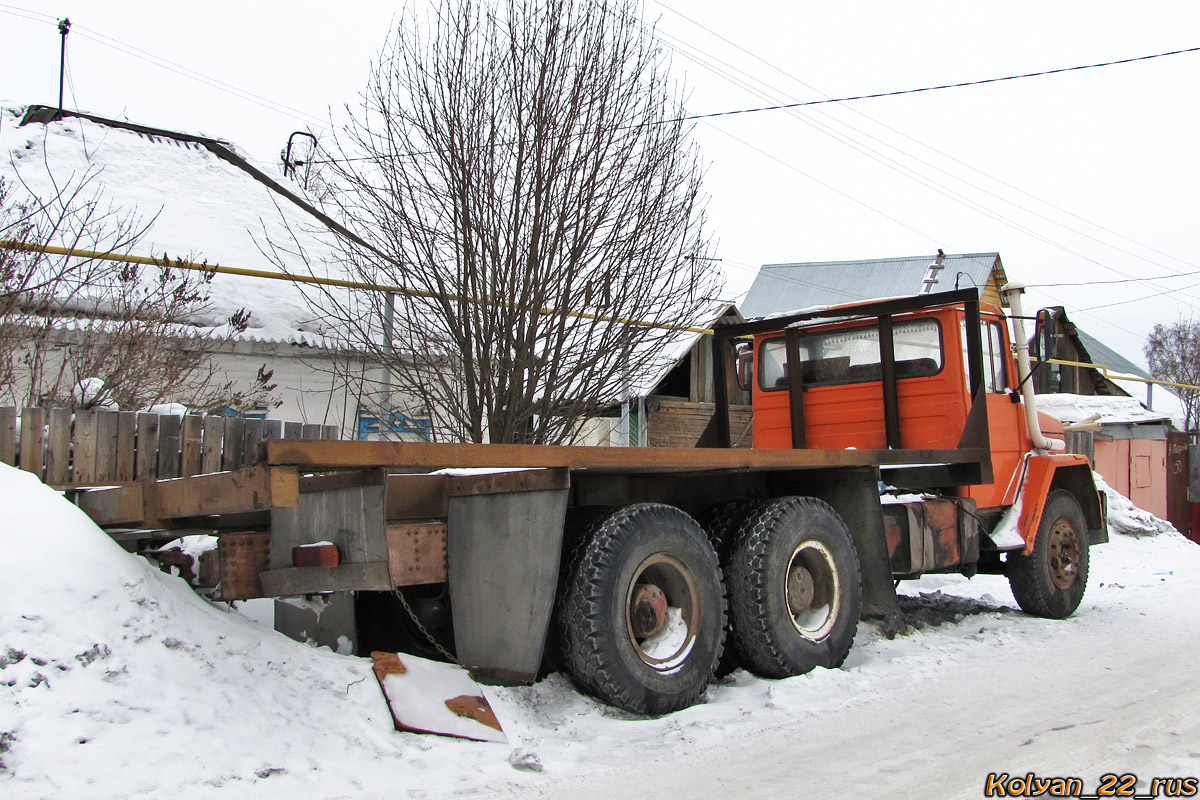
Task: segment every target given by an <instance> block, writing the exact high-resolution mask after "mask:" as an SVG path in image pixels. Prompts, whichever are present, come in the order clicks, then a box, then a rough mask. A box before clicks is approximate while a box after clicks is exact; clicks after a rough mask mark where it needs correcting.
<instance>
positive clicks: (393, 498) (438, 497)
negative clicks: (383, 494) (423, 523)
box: [386, 475, 450, 520]
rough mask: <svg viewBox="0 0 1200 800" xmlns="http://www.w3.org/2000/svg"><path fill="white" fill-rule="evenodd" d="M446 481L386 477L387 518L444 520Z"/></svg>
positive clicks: (432, 477) (437, 477) (443, 478)
mask: <svg viewBox="0 0 1200 800" xmlns="http://www.w3.org/2000/svg"><path fill="white" fill-rule="evenodd" d="M449 482H450V478H449V477H448V476H446V475H389V476H388V479H387V511H386V515H387V518H388V519H389V520H392V519H445V518H446V514H447V513H449V512H448V510H447V509H448V506H447V503H448V498H449V493H448V484H449Z"/></svg>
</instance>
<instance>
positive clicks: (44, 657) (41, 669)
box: [0, 465, 404, 798]
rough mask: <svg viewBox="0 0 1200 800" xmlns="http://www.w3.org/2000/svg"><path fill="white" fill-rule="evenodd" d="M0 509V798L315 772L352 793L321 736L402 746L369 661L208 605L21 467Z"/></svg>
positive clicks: (390, 755) (9, 472)
mask: <svg viewBox="0 0 1200 800" xmlns="http://www.w3.org/2000/svg"><path fill="white" fill-rule="evenodd" d="M0 505H2V506H3V507H4V508H5V510H6V519H5V524H4V526H3V528H2V529H0V552H3V553H4V558H3V560H2V561H0V698H3V699H2V700H0V738H2V739H3V740H4V742H5V749H6V750H7V752H5V753H4V754H3V755H2V756H0V758H2V759H3V762H4V765H5V766H4V770H5V771H6V772H7V774H3V773H0V774H3V777H2V778H0V795H4V796H6V797H10V798H11V797H18V796H19V797H41V796H59V797H80V796H82V797H97V796H102V795H104V794H110V795H111V793H112V791H113V790H114V789H117V790H118V791H117V792H116V793H117V794H119V795H120V796H131V795H157V796H165V795H166V794H174V793H175V789H174V787H177V786H179V787H192V788H194V789H195V792H194V794H193V796H205V795H206V794H211V793H212V792H214V791H216V790H217V789H219V788H222V787H225V788H228V789H230V790H231V791H232V792H234V793H241V792H243V791H245V790H247V789H248V788H249V787H250V786H252V785H254V784H256V783H258V782H261V781H265V780H268V779H269V780H273V781H278V780H279V779H280V777H281V776H291V777H292V779H294V780H296V781H303V780H304V778H305V776H306V775H307V774H308V773H310V772H311V771H313V770H314V769H320V770H322V771H323V772H332V773H333V774H335V775H336V776H337V779H338V780H340V781H343V782H344V783H345V784H346V785H347V786H348V787H349V786H353V783H354V780H355V774H354V772H355V771H354V770H345V771H344V770H343V769H342V767H341V766H340V765H339V764H338V763H337V762H336V761H332V762H331V761H327V760H326V759H325V755H324V750H325V745H324V741H325V740H327V739H328V738H333V739H336V740H338V741H341V742H343V743H344V744H343V746H350V747H353V748H355V749H356V750H361V751H362V753H363V755H364V756H366V755H368V754H369V756H370V757H371V758H378V759H394V758H395V757H396V756H397V754H398V753H400V752H401V751H402V749H403V747H404V742H403V740H401V739H399V738H397V737H395V736H393V735H392V723H391V719H390V717H389V716H388V712H387V709H386V707H384V706H383V705H382V700H381V697H380V693H379V688H378V685H377V684H376V683H375V681H374V678H373V677H371V674H370V666H369V662H366V661H365V660H363V659H348V658H344V657H340V656H337V655H335V654H333V653H330V652H328V651H320V650H314V649H311V648H307V647H304V646H303V645H298V644H296V643H295V642H292V641H291V640H289V639H286V638H285V637H283V636H281V635H279V634H276V633H274V632H272V631H268V630H265V629H263V628H261V627H259V626H257V625H254V624H253V623H251V622H248V621H246V620H244V619H242V618H240V617H238V616H237V615H234V614H229V613H223V612H222V611H220V610H218V609H217V608H215V607H213V606H210V605H209V604H208V603H206V602H205V601H204V600H202V599H201V598H199V597H198V596H196V595H195V594H194V593H193V592H192V591H191V590H190V589H189V588H188V586H187V585H186V584H185V583H184V582H183V581H181V580H179V579H177V578H171V577H169V576H166V575H164V574H162V573H161V572H158V571H157V570H155V569H154V568H152V567H151V566H150V565H149V564H147V563H146V562H145V561H144V560H142V559H140V558H137V557H134V556H131V555H129V554H128V553H126V552H125V551H124V550H122V549H121V548H120V547H119V546H117V545H116V544H115V543H114V542H113V541H112V540H111V539H109V538H108V536H106V535H105V534H104V533H103V532H102V531H100V530H99V529H98V528H96V527H95V525H93V524H92V522H91V521H90V520H89V519H87V517H86V516H85V515H84V514H83V513H82V512H81V511H79V510H78V509H76V508H75V507H74V506H72V505H70V504H69V503H67V502H66V501H64V500H63V499H62V498H61V497H59V496H58V495H57V493H55V492H54V491H52V490H51V489H48V488H46V487H45V486H43V485H42V484H41V482H39V481H38V480H37V479H36V478H35V477H33V476H32V475H30V474H28V473H25V472H19V471H17V470H14V469H13V468H11V467H7V466H3V465H0ZM295 785H296V784H295V783H293V784H292V786H293V790H294V788H295Z"/></svg>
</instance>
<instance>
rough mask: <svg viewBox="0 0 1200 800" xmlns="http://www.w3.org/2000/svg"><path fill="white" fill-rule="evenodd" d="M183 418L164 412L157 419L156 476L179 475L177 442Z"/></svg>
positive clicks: (171, 476) (176, 476)
mask: <svg viewBox="0 0 1200 800" xmlns="http://www.w3.org/2000/svg"><path fill="white" fill-rule="evenodd" d="M182 429H183V418H182V417H179V416H176V415H175V414H164V415H163V416H162V417H160V418H159V420H158V477H159V478H178V477H179V444H180V433H181V431H182Z"/></svg>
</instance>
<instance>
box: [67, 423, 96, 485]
mask: <svg viewBox="0 0 1200 800" xmlns="http://www.w3.org/2000/svg"><path fill="white" fill-rule="evenodd" d="M96 417H97V411H96V409H94V408H79V409H75V431H74V433H73V434H72V436H71V438H72V439H74V441H75V452H74V454H73V457H72V459H71V482H72V483H76V484H84V483H92V482H93V481H95V480H96V423H97V420H96Z"/></svg>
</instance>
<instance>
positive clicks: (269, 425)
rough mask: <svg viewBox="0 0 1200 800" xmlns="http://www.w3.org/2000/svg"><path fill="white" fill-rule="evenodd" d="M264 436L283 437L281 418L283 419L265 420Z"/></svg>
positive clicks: (265, 437) (267, 437)
mask: <svg viewBox="0 0 1200 800" xmlns="http://www.w3.org/2000/svg"><path fill="white" fill-rule="evenodd" d="M263 438H264V439H282V438H283V420H281V419H266V420H263Z"/></svg>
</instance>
